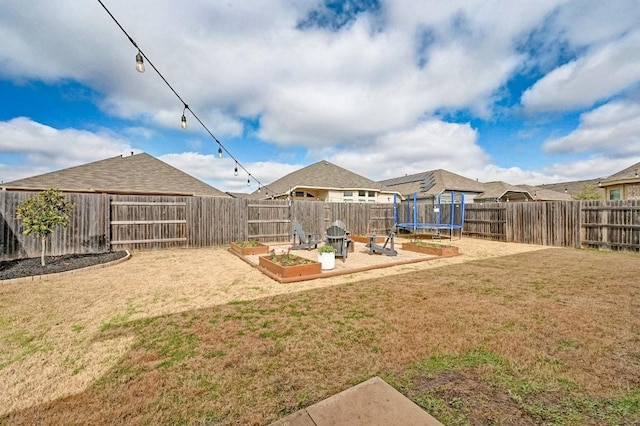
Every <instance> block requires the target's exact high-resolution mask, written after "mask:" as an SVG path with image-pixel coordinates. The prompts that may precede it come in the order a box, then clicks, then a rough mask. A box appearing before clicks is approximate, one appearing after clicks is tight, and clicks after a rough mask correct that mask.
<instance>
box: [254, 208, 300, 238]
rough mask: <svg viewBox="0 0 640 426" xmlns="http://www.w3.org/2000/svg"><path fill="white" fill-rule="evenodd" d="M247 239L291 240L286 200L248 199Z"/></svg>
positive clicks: (289, 210) (289, 215)
mask: <svg viewBox="0 0 640 426" xmlns="http://www.w3.org/2000/svg"><path fill="white" fill-rule="evenodd" d="M245 235H246V236H247V239H249V240H256V241H263V242H270V241H277V242H286V241H291V206H290V205H289V202H288V201H268V200H265V201H259V202H258V201H250V202H249V204H247V229H246V232H245Z"/></svg>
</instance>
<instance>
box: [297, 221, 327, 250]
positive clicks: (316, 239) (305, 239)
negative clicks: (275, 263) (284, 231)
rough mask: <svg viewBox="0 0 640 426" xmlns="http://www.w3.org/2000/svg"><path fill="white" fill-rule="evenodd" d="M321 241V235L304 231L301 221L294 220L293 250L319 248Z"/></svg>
mask: <svg viewBox="0 0 640 426" xmlns="http://www.w3.org/2000/svg"><path fill="white" fill-rule="evenodd" d="M319 243H320V235H318V234H309V233H307V232H304V229H302V225H301V224H300V222H298V221H297V220H294V221H293V245H292V246H291V250H302V249H306V250H311V249H315V248H317V247H318V244H319Z"/></svg>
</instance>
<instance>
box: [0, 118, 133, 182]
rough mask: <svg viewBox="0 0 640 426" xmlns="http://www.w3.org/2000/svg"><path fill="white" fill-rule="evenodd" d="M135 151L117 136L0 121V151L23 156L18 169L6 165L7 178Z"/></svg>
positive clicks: (23, 121) (28, 121)
mask: <svg viewBox="0 0 640 426" xmlns="http://www.w3.org/2000/svg"><path fill="white" fill-rule="evenodd" d="M131 151H136V150H134V149H132V148H131V145H130V144H129V143H128V142H127V141H125V140H123V139H121V138H119V137H118V136H115V135H112V134H109V133H108V132H104V133H94V132H89V131H86V130H77V129H55V128H53V127H50V126H46V125H44V124H40V123H37V122H35V121H33V120H31V119H29V118H27V117H18V118H14V119H11V120H9V121H3V122H0V152H1V153H5V154H10V155H7V157H10V156H22V157H25V158H26V164H27V165H22V166H21V167H20V168H14V167H8V165H7V164H2V166H4V167H8V169H9V173H8V175H6V174H5V175H3V180H4V181H5V182H6V181H10V180H16V179H19V178H22V177H25V172H27V171H28V170H29V171H30V170H32V171H33V172H31V173H29V174H28V175H29V176H32V175H35V174H40V173H44V172H47V171H52V170H57V169H62V168H66V167H71V166H76V165H79V164H84V163H89V162H92V161H97V160H102V159H105V158H109V157H115V156H117V155H121V154H128V153H129V152H131Z"/></svg>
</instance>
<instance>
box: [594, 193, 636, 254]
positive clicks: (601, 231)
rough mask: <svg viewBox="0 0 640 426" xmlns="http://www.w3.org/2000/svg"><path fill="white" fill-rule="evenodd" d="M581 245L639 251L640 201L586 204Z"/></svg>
mask: <svg viewBox="0 0 640 426" xmlns="http://www.w3.org/2000/svg"><path fill="white" fill-rule="evenodd" d="M582 228H583V230H582V235H583V239H582V245H583V246H586V247H595V248H606V249H610V250H626V251H640V201H638V200H632V201H605V202H593V201H589V202H584V203H583V207H582Z"/></svg>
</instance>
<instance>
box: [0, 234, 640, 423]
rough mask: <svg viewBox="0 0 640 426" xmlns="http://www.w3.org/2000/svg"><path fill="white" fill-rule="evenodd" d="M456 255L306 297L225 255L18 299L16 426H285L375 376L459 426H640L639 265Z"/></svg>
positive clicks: (6, 296) (504, 251)
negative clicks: (290, 417) (277, 424)
mask: <svg viewBox="0 0 640 426" xmlns="http://www.w3.org/2000/svg"><path fill="white" fill-rule="evenodd" d="M455 243H456V244H459V245H460V248H461V253H463V255H462V256H459V257H456V258H450V259H442V260H437V261H431V262H426V263H418V264H411V265H405V266H396V267H391V268H387V269H380V270H374V271H368V272H362V273H358V274H352V275H344V276H339V277H332V278H325V279H321V280H313V281H305V282H301V283H296V284H279V283H276V282H275V281H273V280H271V279H269V278H267V277H265V276H264V275H262V274H261V273H260V272H258V271H257V270H255V269H253V268H251V267H250V266H249V265H247V264H246V263H244V262H243V261H242V260H240V259H238V258H237V257H235V256H233V255H231V254H230V253H228V252H226V251H225V250H223V249H208V250H170V251H156V252H136V253H134V256H133V257H132V259H131V260H129V261H127V262H124V263H122V264H119V265H116V266H112V267H108V268H104V269H101V270H93V271H86V272H79V273H77V274H74V275H66V276H62V277H51V278H47V279H45V280H42V281H37V282H31V283H22V284H0V343H1V344H0V424H2V423H7V424H35V423H42V424H64V423H81V424H114V423H127V424H173V423H184V424H202V423H205V424H268V423H269V422H271V421H274V420H276V419H277V418H279V417H282V416H284V415H286V414H288V413H290V412H293V411H296V410H297V409H299V408H302V407H305V406H308V405H310V404H313V403H314V402H317V401H319V400H322V399H324V398H326V397H328V396H331V395H333V394H335V393H337V392H339V391H341V390H343V389H345V388H348V387H350V386H352V385H354V384H356V383H359V382H361V381H363V380H366V379H368V378H370V377H372V376H374V375H379V376H381V377H383V378H384V379H385V380H386V381H388V382H389V383H390V384H392V385H393V386H395V387H396V388H397V389H399V390H400V391H401V392H402V393H404V394H405V395H407V396H409V397H410V398H412V399H413V400H414V401H416V402H417V403H418V404H420V405H421V406H423V407H424V408H425V409H427V410H428V411H429V412H430V413H431V414H433V415H434V416H435V417H437V418H439V419H440V420H441V421H443V422H444V423H445V424H448V425H450V424H580V425H582V424H637V423H638V422H640V315H639V314H640V299H639V296H640V280H639V279H638V277H639V276H640V257H639V256H637V255H630V254H617V253H603V252H595V251H586V250H584V251H580V250H568V249H542V248H541V247H533V246H524V245H514V244H503V243H495V242H485V241H478V240H470V239H463V240H460V241H456V242H455ZM3 416H4V417H3Z"/></svg>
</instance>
